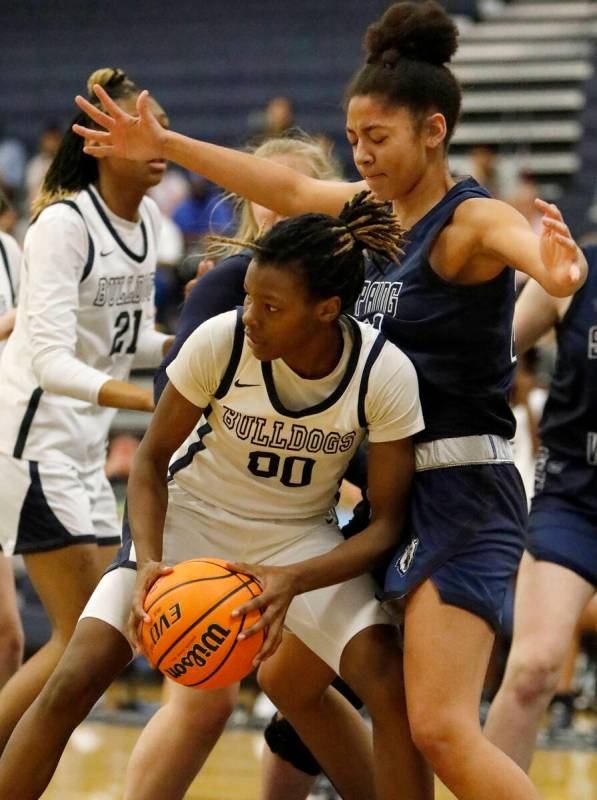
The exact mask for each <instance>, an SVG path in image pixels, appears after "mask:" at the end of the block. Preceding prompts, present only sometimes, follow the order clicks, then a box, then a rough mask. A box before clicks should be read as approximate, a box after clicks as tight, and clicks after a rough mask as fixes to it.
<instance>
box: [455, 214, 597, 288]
mask: <svg viewBox="0 0 597 800" xmlns="http://www.w3.org/2000/svg"><path fill="white" fill-rule="evenodd" d="M535 204H536V206H537V208H538V209H539V210H540V211H542V212H543V219H542V225H543V229H542V232H541V235H540V236H538V235H537V234H536V233H535V232H534V231H533V230H532V228H531V226H530V225H529V223H528V222H527V220H526V219H525V218H524V217H523V216H522V214H520V213H519V212H518V211H516V209H514V208H512V206H509V205H508V204H507V203H502V202H501V201H499V200H470V201H468V202H467V203H464V204H463V206H465V207H466V208H465V209H463V214H465V215H466V221H467V223H468V224H470V230H471V231H472V232H473V237H472V238H473V246H472V248H471V252H472V255H473V257H474V256H475V255H476V256H479V257H482V258H486V259H488V260H493V261H494V263H495V270H494V272H495V273H497V272H499V271H501V269H502V268H503V266H504V265H506V266H510V267H515V268H516V269H519V270H521V272H524V273H526V274H527V275H529V276H530V277H531V278H534V279H535V280H536V281H537V282H538V283H539V284H540V285H541V286H542V287H543V288H544V289H545V291H546V292H548V293H549V294H551V295H553V296H554V297H567V296H568V295H571V294H574V292H575V291H576V290H577V289H579V288H580V287H581V286H582V285H583V283H584V282H585V279H586V276H587V261H586V259H585V257H584V255H583V253H582V251H581V249H580V248H579V247H578V245H577V244H576V242H575V241H574V239H573V238H572V235H571V233H570V230H569V228H568V226H567V225H566V223H565V222H564V220H563V217H562V214H561V212H560V210H559V209H558V207H557V206H555V205H553V204H552V203H545V202H544V201H543V200H539V199H537V200H536V201H535ZM480 277H481V279H489V278H491V277H493V275H492V274H486V275H482V276H480Z"/></svg>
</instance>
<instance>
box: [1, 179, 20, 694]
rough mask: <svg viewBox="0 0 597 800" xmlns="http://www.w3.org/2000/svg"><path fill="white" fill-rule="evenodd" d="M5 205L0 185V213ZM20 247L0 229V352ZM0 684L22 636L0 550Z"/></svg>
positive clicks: (13, 300)
mask: <svg viewBox="0 0 597 800" xmlns="http://www.w3.org/2000/svg"><path fill="white" fill-rule="evenodd" d="M8 208H9V203H8V199H7V198H6V196H5V195H4V192H2V190H1V189H0V215H2V214H3V213H4V212H5V211H6V210H8ZM20 274H21V249H20V247H19V245H18V244H17V243H16V241H15V240H14V239H13V237H12V236H10V235H9V234H8V233H5V232H4V231H0V356H1V355H2V351H3V350H4V346H5V344H6V340H7V339H8V337H9V336H10V334H11V333H12V330H13V328H14V324H15V316H16V304H17V296H18V292H19V278H20ZM0 612H1V613H2V625H1V626H0V688H1V687H2V686H4V684H5V683H6V682H7V681H8V679H9V678H10V677H11V675H13V674H14V673H15V672H16V670H17V669H18V668H19V666H20V664H21V661H22V659H23V648H24V644H25V637H24V634H23V627H22V625H21V618H20V615H19V610H18V607H17V597H16V593H15V583H14V576H13V573H12V564H11V563H10V560H9V559H8V558H6V556H4V554H3V553H2V552H0Z"/></svg>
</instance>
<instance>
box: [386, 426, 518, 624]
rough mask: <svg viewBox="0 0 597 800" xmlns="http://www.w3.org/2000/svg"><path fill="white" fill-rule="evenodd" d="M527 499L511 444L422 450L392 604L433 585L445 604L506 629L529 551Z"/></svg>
mask: <svg viewBox="0 0 597 800" xmlns="http://www.w3.org/2000/svg"><path fill="white" fill-rule="evenodd" d="M527 516H528V513H527V500H526V495H525V491H524V487H523V484H522V479H521V477H520V474H519V472H518V470H517V469H516V467H515V466H514V464H513V463H512V454H511V450H510V446H509V444H508V442H507V441H506V440H504V439H501V438H499V437H496V436H488V435H487V436H467V437H459V438H455V439H441V440H437V441H435V442H427V443H424V444H423V445H418V446H417V472H416V474H415V479H414V482H413V489H412V495H411V502H410V509H409V515H408V519H407V522H406V525H405V528H404V535H403V537H402V541H401V546H400V547H399V548H398V550H397V552H396V554H395V556H394V558H393V559H392V561H391V562H390V565H389V567H388V569H387V571H386V577H385V584H384V599H385V600H397V599H401V598H405V597H406V596H407V595H408V594H409V593H410V592H412V591H413V590H414V589H416V588H417V587H418V586H420V585H421V584H422V583H423V582H424V581H425V580H427V579H428V578H429V579H431V580H432V581H433V584H434V585H435V587H436V589H437V591H438V592H439V595H440V598H441V600H442V601H443V602H444V603H447V604H449V605H453V606H457V607H459V608H462V609H465V610H466V611H469V612H471V613H472V614H475V615H476V616H478V617H480V618H481V619H484V620H486V622H488V623H489V625H490V626H491V627H492V628H494V630H496V631H499V630H500V629H501V625H502V619H503V610H504V601H505V597H506V592H507V589H508V585H509V583H510V581H511V579H512V577H513V576H514V575H515V573H516V571H517V569H518V564H519V562H520V558H521V556H522V553H523V550H524V533H525V527H526V522H527Z"/></svg>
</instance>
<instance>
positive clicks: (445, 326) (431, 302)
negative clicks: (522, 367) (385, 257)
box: [355, 178, 515, 441]
mask: <svg viewBox="0 0 597 800" xmlns="http://www.w3.org/2000/svg"><path fill="white" fill-rule="evenodd" d="M488 197H490V195H489V192H488V191H487V190H486V189H484V188H483V187H482V186H480V185H479V184H478V183H477V182H476V181H475V180H474V179H473V178H466V179H464V180H462V181H460V182H459V183H457V184H456V185H455V186H453V187H452V189H451V190H450V191H449V192H448V193H447V194H446V195H445V197H443V198H442V200H440V202H439V203H437V205H435V206H434V207H433V208H432V209H431V210H430V211H428V212H427V214H426V215H425V216H424V217H423V218H422V219H420V220H419V221H418V222H417V223H416V224H415V225H414V226H413V228H412V229H411V230H410V231H408V232H407V234H406V245H405V247H404V251H405V252H404V255H403V256H402V258H401V259H400V265H399V266H397V265H396V264H394V263H392V262H390V263H388V264H385V265H384V266H383V268H380V267H378V266H376V264H375V263H373V262H372V261H371V262H370V263H369V265H368V268H367V276H366V277H367V279H366V281H365V285H364V288H363V291H362V293H361V295H360V297H359V299H358V301H357V303H356V306H355V314H356V316H357V317H358V318H359V319H363V320H367V321H369V322H371V323H372V324H373V325H374V326H375V327H378V328H381V330H382V331H383V333H384V334H385V336H386V337H387V339H388V340H389V341H391V342H394V344H396V345H397V346H398V347H399V348H400V349H401V350H403V351H404V352H405V353H406V354H407V355H408V356H409V358H410V359H411V360H412V362H413V363H414V365H415V368H416V370H417V374H418V377H419V390H420V395H421V405H422V407H423V416H424V417H425V430H424V431H423V432H422V433H421V434H419V436H418V437H417V439H418V440H419V441H430V440H432V439H440V438H445V437H452V436H471V435H476V434H487V433H491V434H495V435H498V436H504V437H507V438H511V437H512V436H513V435H514V431H515V422H514V417H513V415H512V412H511V410H510V407H509V405H508V399H507V396H508V391H509V389H510V384H511V381H512V375H513V370H514V364H515V357H514V350H513V341H512V321H513V315H514V271H513V270H511V269H508V268H506V269H504V270H502V272H501V273H500V274H499V275H498V276H497V277H495V278H493V279H492V280H490V281H487V282H486V283H482V284H475V285H472V286H461V285H458V284H455V283H450V282H449V281H446V280H444V279H443V278H441V277H440V276H439V275H437V273H436V272H434V270H433V269H432V267H431V265H430V263H429V252H430V250H431V248H432V247H433V244H434V242H435V240H436V239H437V237H438V235H439V234H440V232H441V231H442V229H443V228H444V227H445V226H446V225H447V224H448V223H449V222H450V220H451V218H452V216H453V214H454V212H455V210H456V208H457V207H458V206H459V205H460V203H462V202H464V201H465V200H468V199H471V198H488Z"/></svg>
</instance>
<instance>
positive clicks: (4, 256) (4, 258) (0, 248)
mask: <svg viewBox="0 0 597 800" xmlns="http://www.w3.org/2000/svg"><path fill="white" fill-rule="evenodd" d="M0 256H1V257H2V262H3V263H4V269H5V270H6V277H7V278H8V285H9V287H10V297H11V300H12V304H13V306H14V304H15V300H16V298H15V287H14V283H13V281H12V275H11V274H10V264H9V263H8V253H7V252H6V248H5V247H4V242H3V241H2V239H0Z"/></svg>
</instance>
